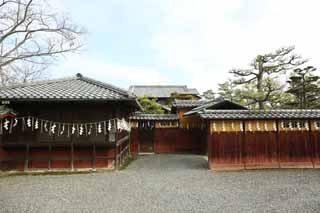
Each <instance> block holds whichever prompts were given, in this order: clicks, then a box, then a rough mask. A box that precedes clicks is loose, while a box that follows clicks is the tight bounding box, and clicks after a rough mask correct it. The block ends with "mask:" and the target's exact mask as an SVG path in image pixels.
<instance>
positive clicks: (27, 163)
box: [0, 131, 130, 171]
mask: <svg viewBox="0 0 320 213" xmlns="http://www.w3.org/2000/svg"><path fill="white" fill-rule="evenodd" d="M69 140H70V141H64V142H61V141H50V142H42V141H34V142H32V141H21V142H19V141H15V142H12V141H9V142H8V141H4V140H3V138H2V141H1V142H0V170H2V171H9V170H16V171H32V170H47V171H54V170H66V169H68V170H71V171H74V170H83V169H85V170H88V169H90V170H93V171H95V170H96V169H102V168H104V169H105V168H108V169H118V168H120V167H121V166H122V165H123V164H124V162H125V160H127V159H128V156H129V151H130V150H129V135H128V133H127V132H125V131H123V132H116V133H114V134H113V135H108V136H107V139H106V140H105V141H104V142H99V143H97V142H94V141H90V142H83V141H78V140H77V138H73V137H71V138H70V139H69Z"/></svg>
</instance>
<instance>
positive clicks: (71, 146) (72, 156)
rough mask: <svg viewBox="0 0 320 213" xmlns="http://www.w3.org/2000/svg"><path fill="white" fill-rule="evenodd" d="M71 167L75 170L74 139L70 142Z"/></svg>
mask: <svg viewBox="0 0 320 213" xmlns="http://www.w3.org/2000/svg"><path fill="white" fill-rule="evenodd" d="M70 158H71V159H70V168H71V171H73V170H74V146H73V141H71V143H70Z"/></svg>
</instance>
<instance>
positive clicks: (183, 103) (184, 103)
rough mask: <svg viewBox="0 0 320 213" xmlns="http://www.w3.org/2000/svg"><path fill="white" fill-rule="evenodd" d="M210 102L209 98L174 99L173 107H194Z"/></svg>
mask: <svg viewBox="0 0 320 213" xmlns="http://www.w3.org/2000/svg"><path fill="white" fill-rule="evenodd" d="M205 103H208V100H174V102H173V103H172V107H176V108H194V107H198V106H201V105H203V104H205Z"/></svg>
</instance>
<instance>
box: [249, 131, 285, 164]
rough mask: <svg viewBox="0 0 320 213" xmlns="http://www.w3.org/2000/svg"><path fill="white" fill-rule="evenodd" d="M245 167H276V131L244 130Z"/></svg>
mask: <svg viewBox="0 0 320 213" xmlns="http://www.w3.org/2000/svg"><path fill="white" fill-rule="evenodd" d="M244 144H245V153H246V156H245V164H246V168H250V167H251V168H259V167H260V168H277V167H279V163H278V154H277V153H278V152H277V133H276V132H271V131H270V132H263V131H256V132H246V134H245V143H244Z"/></svg>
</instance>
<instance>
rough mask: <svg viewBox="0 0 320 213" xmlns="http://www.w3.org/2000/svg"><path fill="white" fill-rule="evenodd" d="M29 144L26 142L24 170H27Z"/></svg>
mask: <svg viewBox="0 0 320 213" xmlns="http://www.w3.org/2000/svg"><path fill="white" fill-rule="evenodd" d="M29 146H30V145H29V144H26V153H25V161H24V171H28V170H29V148H30V147H29Z"/></svg>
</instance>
